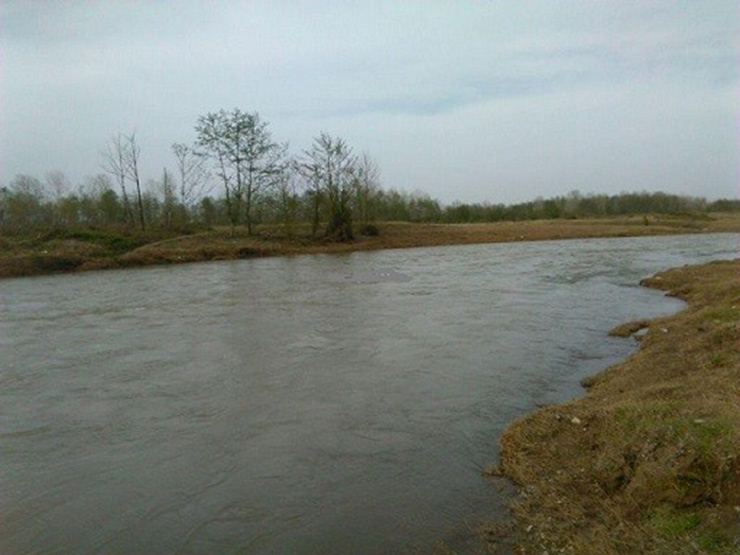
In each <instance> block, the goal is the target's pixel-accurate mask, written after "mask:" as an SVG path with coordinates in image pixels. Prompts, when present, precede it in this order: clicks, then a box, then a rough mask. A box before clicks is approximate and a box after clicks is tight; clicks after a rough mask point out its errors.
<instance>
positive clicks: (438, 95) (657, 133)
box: [0, 0, 740, 203]
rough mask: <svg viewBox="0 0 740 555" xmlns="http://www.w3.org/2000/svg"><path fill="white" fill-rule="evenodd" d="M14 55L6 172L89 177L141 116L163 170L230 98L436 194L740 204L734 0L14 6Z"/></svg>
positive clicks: (5, 81) (738, 38)
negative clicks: (683, 198)
mask: <svg viewBox="0 0 740 555" xmlns="http://www.w3.org/2000/svg"><path fill="white" fill-rule="evenodd" d="M0 55H1V56H2V58H1V60H0V87H1V89H0V92H1V95H0V172H1V173H0V183H5V184H7V183H8V182H9V181H10V179H12V177H13V176H14V175H15V174H18V173H30V174H35V175H37V176H38V177H42V176H43V175H44V173H45V172H47V171H49V170H61V171H63V172H64V173H66V174H67V175H68V176H69V177H70V179H72V180H73V181H74V182H80V181H82V180H83V179H84V178H85V176H89V175H93V174H95V173H99V172H100V156H99V152H100V151H101V150H102V148H103V147H104V145H105V143H106V140H107V139H108V138H110V137H111V136H112V135H113V134H115V133H116V132H118V131H122V132H126V133H127V132H130V131H133V130H136V132H137V136H138V138H139V142H140V145H141V147H142V163H143V170H144V173H145V174H146V177H159V175H160V173H161V171H162V167H163V166H167V167H169V168H173V166H174V161H173V159H172V156H171V153H170V149H169V147H170V145H171V144H172V143H173V142H191V141H193V140H194V138H195V137H194V131H193V126H194V124H195V122H196V119H197V117H198V116H199V115H202V114H205V113H207V112H211V111H216V110H219V109H221V108H226V109H231V108H235V107H238V108H240V109H242V110H244V111H257V112H259V113H260V115H261V116H262V118H263V119H265V120H267V121H268V122H269V123H270V129H271V130H272V132H273V136H274V138H275V139H276V140H278V141H280V142H284V141H287V142H289V143H290V147H291V150H292V152H294V153H300V152H301V151H302V150H304V149H306V148H308V147H309V146H310V143H311V140H312V138H313V137H314V136H316V135H317V134H318V133H319V132H321V131H326V132H328V133H330V134H333V135H338V136H340V137H343V138H345V139H346V140H347V141H348V142H349V143H350V144H351V145H352V146H353V147H354V149H355V151H356V152H363V151H366V152H368V153H369V154H370V155H372V156H373V157H374V158H375V159H376V160H377V161H378V164H379V166H380V169H381V174H382V181H383V185H384V186H385V187H396V188H403V189H406V190H408V191H414V190H422V191H425V192H427V193H429V194H430V195H432V196H433V197H437V198H439V199H440V200H442V201H444V202H451V201H453V200H455V199H459V200H461V201H470V202H472V201H484V200H488V201H490V202H494V203H497V202H506V203H508V202H516V201H524V200H531V199H534V198H535V197H537V196H540V195H542V196H545V197H548V196H554V195H560V194H566V193H567V192H568V191H571V190H574V189H578V190H580V191H581V192H583V193H602V192H604V193H619V192H620V191H635V190H637V191H642V190H648V191H657V190H663V191H668V192H674V193H679V194H688V195H698V196H707V197H709V198H719V197H730V198H738V197H739V196H740V140H739V135H738V122H740V118H739V117H738V116H740V86H738V67H739V60H740V1H736V0H717V1H714V2H708V1H701V0H692V1H690V2H688V1H687V2H679V1H674V0H667V1H649V0H634V1H631V0H613V1H607V0H582V1H554V0H542V1H522V0H509V1H505V0H501V1H472V0H471V1H468V2H464V1H461V0H449V1H435V0H424V1H419V2H411V1H400V0H397V1H387V2H384V1H381V2H373V1H369V0H361V1H346V0H344V1H341V2H340V1H338V0H337V1H333V2H330V1H320V0H311V1H307V0H306V1H297V0H296V1H275V0H273V1H251V2H248V1H205V0H192V1H188V0H178V1H165V0H160V1H149V2H146V1H138V2H136V1H123V0H121V1H113V0H110V1H105V0H96V1H90V2H75V1H52V0H48V1H45V0H22V1H12V0H11V1H8V0H3V1H2V3H1V4H0Z"/></svg>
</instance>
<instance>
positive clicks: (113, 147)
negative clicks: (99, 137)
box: [100, 133, 134, 225]
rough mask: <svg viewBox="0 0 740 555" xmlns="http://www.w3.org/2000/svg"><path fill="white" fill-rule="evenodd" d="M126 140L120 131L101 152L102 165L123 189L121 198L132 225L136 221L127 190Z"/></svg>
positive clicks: (127, 217) (128, 220)
mask: <svg viewBox="0 0 740 555" xmlns="http://www.w3.org/2000/svg"><path fill="white" fill-rule="evenodd" d="M126 148H127V145H126V141H125V140H124V137H123V135H121V133H118V134H116V135H114V136H113V137H111V138H110V139H109V140H108V144H107V145H106V147H105V150H104V151H102V152H101V153H100V155H101V157H102V158H103V162H102V164H101V167H102V169H103V171H105V172H106V173H107V174H108V175H110V176H112V177H113V179H114V180H115V182H116V184H117V185H118V188H119V189H120V190H121V200H122V201H123V210H124V213H125V214H126V220H127V222H128V223H129V224H130V225H133V223H134V212H133V210H132V208H131V202H130V201H129V198H128V192H127V191H126V174H127V171H126V167H127V165H126V158H127V157H126Z"/></svg>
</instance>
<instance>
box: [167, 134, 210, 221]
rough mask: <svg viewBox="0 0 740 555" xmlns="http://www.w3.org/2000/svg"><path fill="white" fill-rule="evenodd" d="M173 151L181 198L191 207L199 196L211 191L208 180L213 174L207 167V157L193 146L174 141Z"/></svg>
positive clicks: (182, 201) (182, 202)
mask: <svg viewBox="0 0 740 555" xmlns="http://www.w3.org/2000/svg"><path fill="white" fill-rule="evenodd" d="M172 152H173V153H174V155H175V160H177V174H178V177H179V179H180V185H179V187H178V194H179V195H178V196H179V200H180V203H181V204H182V205H183V206H184V207H186V208H190V207H191V206H192V205H193V204H194V203H195V201H196V200H197V199H198V198H200V197H201V196H203V195H206V194H208V193H209V192H210V187H209V186H208V181H209V179H210V177H211V176H210V174H209V172H208V169H207V167H206V159H205V157H203V156H201V155H199V154H198V153H197V152H196V151H195V149H194V148H193V147H190V146H188V145H186V144H183V143H174V144H173V145H172Z"/></svg>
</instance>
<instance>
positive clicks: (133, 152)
mask: <svg viewBox="0 0 740 555" xmlns="http://www.w3.org/2000/svg"><path fill="white" fill-rule="evenodd" d="M195 132H196V140H195V141H194V142H193V143H192V144H191V145H186V144H183V143H175V144H173V145H172V151H173V159H174V167H173V169H171V170H170V169H167V168H163V170H162V174H161V175H160V176H159V177H158V178H155V179H152V178H149V179H148V180H146V181H144V180H143V176H142V175H141V174H140V167H141V164H140V161H141V156H142V154H141V148H140V145H139V143H138V142H137V139H136V136H135V134H131V135H122V134H120V133H119V134H118V135H115V136H113V137H112V138H111V139H110V140H109V142H108V144H107V145H105V149H104V150H103V151H102V152H101V154H100V156H101V169H102V170H103V172H101V173H100V174H98V175H95V176H93V177H90V178H88V179H86V180H85V181H84V182H83V183H80V184H77V185H72V184H71V183H70V182H69V180H68V179H67V177H66V176H65V175H64V174H63V173H61V172H58V171H53V172H49V173H47V174H46V175H45V176H44V177H43V178H42V179H39V178H38V177H36V176H32V175H17V176H16V177H14V178H13V179H12V180H11V181H10V183H8V184H7V186H3V185H2V184H0V231H2V232H4V233H20V234H23V233H30V232H36V231H38V230H45V229H77V228H81V227H116V228H126V227H127V228H131V229H141V230H146V229H163V230H174V231H177V230H182V231H186V230H193V229H198V228H211V227H214V226H230V227H232V228H234V227H236V226H244V228H245V229H246V230H247V232H248V233H252V230H253V229H254V227H255V226H257V225H260V224H282V225H283V227H284V230H285V231H286V232H287V233H288V234H292V233H294V232H295V231H297V228H296V226H297V225H298V224H309V227H310V230H311V233H312V234H313V235H316V234H319V233H321V234H322V235H324V236H327V237H331V238H333V239H336V240H345V239H351V238H352V237H353V234H354V233H355V231H356V230H358V231H360V232H361V233H372V232H373V231H374V229H375V228H374V226H373V223H374V222H378V221H407V222H430V223H475V222H498V221H506V220H509V221H521V220H538V219H557V218H571V219H572V218H586V217H603V216H624V215H636V214H640V215H642V214H644V215H647V214H697V213H705V212H732V211H740V200H737V199H733V200H718V201H715V202H708V201H706V200H705V199H702V198H695V197H686V196H679V195H672V194H666V193H647V192H642V193H620V194H618V195H611V196H609V195H583V194H581V193H579V192H577V191H574V192H571V193H569V194H568V195H566V196H559V197H555V198H550V199H542V198H539V199H536V200H534V201H531V202H525V203H519V204H510V205H504V204H489V203H473V204H470V203H459V202H457V203H453V204H450V205H444V204H442V203H440V202H439V201H438V200H436V199H433V198H431V197H430V196H429V195H428V194H425V193H423V192H415V193H407V192H403V191H398V190H394V189H383V188H382V187H381V185H380V172H379V170H378V167H377V164H376V163H375V161H374V160H373V159H372V158H371V157H370V156H369V155H368V154H362V155H359V156H358V155H355V154H354V153H353V152H352V149H351V147H350V146H349V145H348V144H347V143H346V142H345V141H344V140H342V139H340V138H337V137H332V136H330V135H328V134H326V133H321V134H320V135H319V136H318V137H317V138H316V139H315V140H314V143H313V145H312V147H311V148H310V149H309V150H306V151H304V152H303V153H301V154H300V155H297V156H293V155H290V154H289V152H288V146H287V144H279V143H276V142H275V141H273V139H272V136H271V134H270V132H269V130H268V125H267V123H266V122H264V121H262V120H261V119H260V117H259V114H257V113H249V112H242V111H240V110H238V109H234V110H231V111H225V110H221V111H219V112H213V113H209V114H206V115H204V116H201V117H200V118H198V121H197V123H196V125H195Z"/></svg>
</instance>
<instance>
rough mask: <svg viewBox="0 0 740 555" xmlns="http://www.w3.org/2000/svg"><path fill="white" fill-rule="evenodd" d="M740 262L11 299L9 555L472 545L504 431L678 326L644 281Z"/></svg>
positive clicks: (501, 498)
mask: <svg viewBox="0 0 740 555" xmlns="http://www.w3.org/2000/svg"><path fill="white" fill-rule="evenodd" d="M737 255H738V235H737V234H718V235H693V236H675V237H660V238H639V239H605V240H576V241H561V242H538V243H519V244H499V245H472V246H454V247H437V248H420V249H408V250H397V251H379V252H363V253H353V254H348V255H341V256H336V255H331V256H330V255H317V256H296V257H284V258H268V259H255V260H246V261H235V262H219V263H208V264H194V265H183V266H176V267H167V268H165V267H159V268H146V269H137V270H126V271H107V272H96V273H86V274H76V275H65V276H52V277H38V278H26V279H11V280H3V281H0V552H2V553H405V552H408V553H414V552H430V551H432V550H433V549H434V548H435V547H437V546H439V545H440V544H442V543H444V544H446V545H449V546H453V547H455V548H456V549H457V548H458V547H460V546H464V545H467V544H466V541H465V540H466V538H470V537H472V536H473V535H474V533H473V531H474V529H475V527H476V526H477V525H478V524H479V523H480V522H481V521H483V520H486V519H495V518H500V517H501V516H503V515H505V513H506V511H505V505H504V502H505V500H506V495H507V492H506V490H505V488H504V489H502V488H501V487H500V486H495V485H492V484H491V483H490V482H489V481H486V479H484V478H483V477H482V476H481V472H480V471H481V469H482V468H483V467H484V466H485V465H487V464H489V463H495V462H496V460H497V456H498V440H499V437H500V434H501V433H502V431H503V430H504V428H505V427H506V425H507V423H509V422H510V421H511V420H513V419H514V418H517V417H519V416H521V415H523V414H525V413H526V412H528V411H530V410H532V409H533V408H534V407H535V406H536V405H537V404H541V403H551V402H558V401H562V400H564V399H567V398H570V397H573V396H576V395H579V394H580V393H581V390H580V387H579V385H578V382H579V379H580V378H582V377H584V376H586V375H588V374H592V373H594V372H596V371H598V370H599V369H601V368H604V367H606V366H607V365H608V364H611V363H613V362H615V361H617V360H620V359H623V358H624V357H626V356H628V355H629V354H630V353H632V352H633V351H634V349H635V348H636V343H635V342H634V341H633V340H632V339H616V338H610V337H608V336H607V332H608V331H609V329H611V328H612V327H614V326H616V325H617V324H620V323H623V322H625V321H628V320H632V319H636V318H644V317H650V316H655V315H658V314H665V313H670V312H673V311H676V310H678V309H679V308H680V307H681V306H682V305H681V303H680V302H679V301H677V300H676V299H672V298H667V297H665V296H664V295H663V294H662V293H661V292H657V291H651V290H647V289H644V288H641V287H639V286H638V282H639V279H640V278H642V277H645V276H647V275H650V274H652V273H654V272H656V271H659V270H662V269H666V268H669V267H674V266H680V265H683V264H688V263H699V262H703V261H707V260H712V259H719V258H733V257H737ZM456 546H457V547H456ZM460 549H463V550H464V548H462V547H460Z"/></svg>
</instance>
